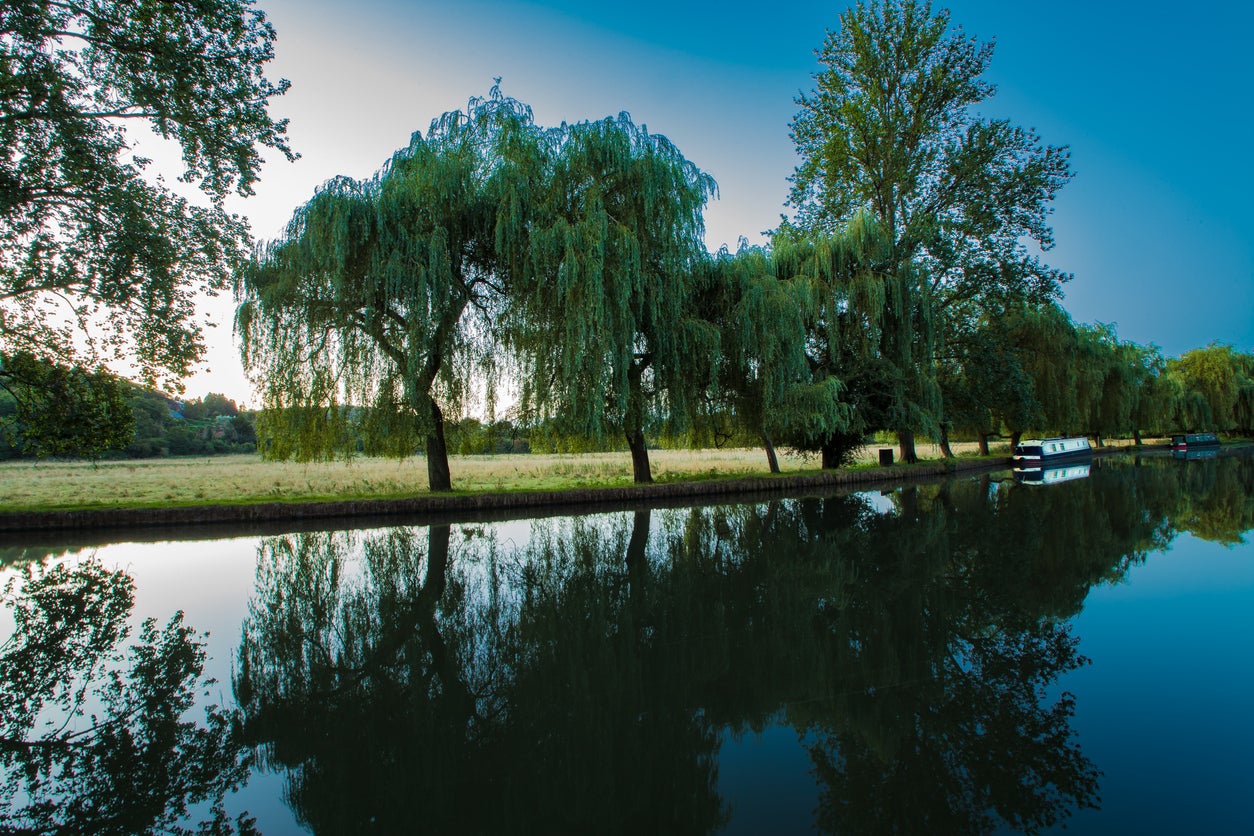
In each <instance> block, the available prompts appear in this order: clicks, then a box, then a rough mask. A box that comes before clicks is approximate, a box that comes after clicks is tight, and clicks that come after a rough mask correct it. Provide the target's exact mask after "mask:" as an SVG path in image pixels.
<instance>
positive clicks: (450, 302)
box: [236, 87, 539, 490]
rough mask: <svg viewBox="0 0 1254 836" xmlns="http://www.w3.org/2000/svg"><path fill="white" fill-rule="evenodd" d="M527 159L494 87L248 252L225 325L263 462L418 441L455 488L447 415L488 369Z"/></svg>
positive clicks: (436, 472) (511, 110)
mask: <svg viewBox="0 0 1254 836" xmlns="http://www.w3.org/2000/svg"><path fill="white" fill-rule="evenodd" d="M538 152H539V134H538V132H537V131H536V130H535V128H534V124H533V122H532V117H531V111H530V109H529V108H528V107H526V105H523V104H522V103H520V102H518V101H516V100H514V99H511V98H508V97H505V96H503V95H501V93H500V90H499V89H498V88H496V87H494V88H493V89H492V92H491V94H490V95H489V96H488V97H486V98H475V99H472V100H471V101H470V102H469V104H468V106H467V108H466V111H465V112H464V113H463V112H462V111H451V112H449V113H445V114H444V115H443V116H441V117H440V118H439V119H437V120H435V121H434V122H432V124H431V127H430V130H429V131H428V133H427V135H426V136H425V137H424V136H423V135H422V134H421V132H418V133H415V134H414V136H413V139H412V140H411V141H410V143H409V145H408V147H406V148H404V149H402V150H400V151H398V152H397V153H396V155H395V156H394V157H393V158H392V160H391V161H390V162H389V163H388V164H387V165H386V166H384V167H383V169H381V170H380V171H379V172H378V173H377V174H376V175H375V176H374V177H373V178H371V179H370V180H367V181H356V180H353V179H351V178H347V177H339V178H336V179H334V180H331V181H330V182H328V183H327V184H326V185H325V186H323V187H322V188H321V189H319V191H318V192H317V194H315V195H314V197H313V199H312V200H310V201H309V202H308V203H306V204H305V205H304V206H303V207H301V208H300V209H298V210H297V212H296V214H295V215H294V216H293V218H292V220H291V222H290V224H289V225H288V228H287V230H286V232H285V234H284V235H283V236H282V237H281V238H280V239H279V240H277V241H275V242H271V243H270V244H268V245H266V246H265V247H263V248H261V249H259V250H258V252H257V254H256V257H255V258H254V260H253V262H252V264H251V265H250V267H249V268H248V269H246V270H245V271H243V273H242V274H241V281H240V282H239V284H238V287H237V294H238V297H239V299H240V306H239V310H238V313H237V318H236V321H237V326H238V328H239V332H240V334H241V336H242V339H243V356H244V362H245V365H246V367H247V368H249V369H250V370H251V371H252V372H253V373H254V374H257V375H259V376H260V378H261V383H262V391H263V399H264V404H265V407H266V408H267V410H268V412H267V413H265V415H264V416H263V420H262V421H261V422H260V424H259V427H258V435H259V440H260V443H261V445H262V449H263V451H264V452H267V453H268V454H270V455H272V456H276V457H279V458H288V457H292V456H294V457H297V458H304V459H309V458H319V457H326V456H330V455H334V454H335V453H337V452H347V449H346V445H347V444H348V442H349V440H350V435H349V433H348V432H347V431H346V427H347V423H348V422H349V421H355V422H356V424H357V425H358V426H359V427H361V428H362V429H364V431H365V438H366V449H367V450H368V451H371V452H380V453H388V454H393V455H402V456H403V455H407V454H409V453H412V452H414V450H415V448H416V447H417V445H418V444H419V443H422V442H423V440H424V439H425V449H426V454H427V467H428V476H429V481H430V485H431V488H432V489H433V490H447V489H449V488H450V487H451V480H450V474H449V471H448V456H447V449H446V443H445V440H444V416H445V414H446V413H448V412H450V411H452V414H453V415H454V417H460V407H461V404H462V401H463V399H464V397H465V396H466V393H467V388H468V386H469V385H470V381H471V375H470V372H471V371H472V370H473V369H475V368H478V369H487V370H488V371H489V372H490V370H491V367H492V365H493V363H494V357H493V353H492V351H491V350H490V348H491V341H492V334H491V325H492V322H493V316H494V313H495V312H496V311H498V310H499V309H500V307H501V306H502V305H503V304H504V300H505V289H506V288H505V284H504V282H505V281H506V279H507V275H508V272H509V270H510V267H511V266H512V265H513V264H516V263H517V262H518V258H517V256H516V255H515V253H516V252H517V250H516V245H515V239H516V237H517V236H519V235H521V234H522V230H524V229H525V223H526V216H525V215H524V214H523V213H525V212H526V211H527V210H528V209H530V203H529V200H530V197H529V195H530V194H531V193H532V192H533V188H532V186H531V183H532V181H533V180H534V179H535V178H536V176H537V166H538V163H537V155H538ZM347 405H353V406H357V407H366V409H365V410H358V411H357V413H356V414H355V415H352V414H350V413H349V412H348V410H347V408H346V407H347Z"/></svg>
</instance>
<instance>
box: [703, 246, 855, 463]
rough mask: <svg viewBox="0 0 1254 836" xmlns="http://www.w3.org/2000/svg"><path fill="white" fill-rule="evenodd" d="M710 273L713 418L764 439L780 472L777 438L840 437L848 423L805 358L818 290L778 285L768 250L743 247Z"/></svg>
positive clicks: (828, 383)
mask: <svg viewBox="0 0 1254 836" xmlns="http://www.w3.org/2000/svg"><path fill="white" fill-rule="evenodd" d="M708 267H709V274H708V276H707V278H706V279H705V281H704V282H703V284H704V288H703V289H702V291H701V302H700V305H701V309H702V310H703V311H704V313H705V315H706V316H707V317H708V318H709V319H710V321H711V322H713V323H714V324H715V325H716V326H717V327H718V329H719V333H720V335H721V344H720V348H719V355H718V358H717V385H716V390H715V396H714V397H713V398H712V401H711V406H712V408H711V410H710V411H711V413H713V415H712V416H711V417H713V416H715V415H722V414H727V415H730V416H731V417H732V419H733V420H734V422H735V424H736V425H737V426H739V427H740V428H742V429H743V431H744V432H745V433H746V434H748V435H751V436H756V437H757V438H759V439H760V440H761V442H762V447H763V449H764V450H765V452H766V457H767V463H768V466H769V467H770V471H771V472H772V473H779V472H780V468H779V458H778V455H777V454H776V451H775V444H776V441H777V440H785V441H791V439H793V438H795V437H797V436H807V435H821V434H823V433H824V432H829V431H836V430H838V429H842V428H843V427H844V426H845V424H846V422H847V420H848V405H847V404H844V403H842V402H841V400H840V387H839V383H838V381H837V380H836V379H835V378H828V379H826V380H822V381H819V382H817V383H815V382H813V380H812V375H811V372H810V363H809V359H808V357H807V356H806V351H805V348H806V334H807V328H808V327H809V325H810V323H812V322H813V320H814V318H815V316H816V315H817V312H818V309H819V304H818V298H817V295H816V291H817V289H818V288H817V287H816V285H815V283H813V282H809V281H805V280H799V281H786V280H783V279H780V278H779V277H778V276H776V274H775V262H774V259H773V257H772V253H771V251H770V250H767V249H764V248H761V247H750V246H748V245H747V244H743V243H742V246H741V248H740V249H739V250H738V251H737V252H736V253H734V254H733V253H731V252H729V251H727V250H725V249H724V250H720V251H719V253H718V254H717V255H716V257H715V258H714V259H711V260H710V262H709V263H708Z"/></svg>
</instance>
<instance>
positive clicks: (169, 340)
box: [0, 0, 293, 388]
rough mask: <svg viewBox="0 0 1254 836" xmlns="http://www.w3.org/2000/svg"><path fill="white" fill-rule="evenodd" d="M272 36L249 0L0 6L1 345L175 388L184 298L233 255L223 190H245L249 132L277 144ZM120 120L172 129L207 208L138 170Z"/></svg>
mask: <svg viewBox="0 0 1254 836" xmlns="http://www.w3.org/2000/svg"><path fill="white" fill-rule="evenodd" d="M274 37H275V33H274V30H273V29H272V28H271V27H270V25H269V23H267V22H266V18H265V16H264V15H263V14H262V13H261V12H259V11H257V10H255V9H253V8H252V3H251V0H205V2H189V1H188V0H177V2H169V0H131V1H128V2H118V0H67V1H66V2H51V0H20V1H19V2H12V3H9V2H6V3H5V4H3V6H0V351H3V352H5V353H6V354H17V353H20V352H27V353H31V354H34V355H36V356H38V357H40V358H41V359H56V360H57V361H58V362H63V363H68V364H71V365H74V364H78V365H82V366H83V367H84V368H87V369H95V368H96V367H98V366H100V365H101V364H103V363H107V362H109V361H112V360H126V361H128V362H131V363H134V364H136V365H137V366H138V369H139V373H140V375H141V377H142V378H143V379H144V380H145V381H146V382H147V383H149V384H154V383H160V384H162V385H163V386H166V387H167V388H177V385H178V383H177V381H178V378H179V377H181V376H182V375H184V374H186V372H187V371H188V369H189V368H190V367H191V365H192V364H193V363H195V362H196V361H197V360H198V359H199V358H200V357H201V355H202V354H203V334H202V331H201V327H200V325H199V324H198V323H197V322H196V320H195V318H194V312H195V311H194V304H193V299H194V297H195V296H196V294H198V293H201V292H208V293H211V294H212V293H215V292H218V291H221V290H224V289H226V288H227V287H228V286H229V282H230V276H231V272H232V270H233V268H234V266H235V265H236V264H237V263H238V262H239V261H240V260H241V259H242V257H244V255H245V254H246V252H247V245H248V234H247V229H246V226H245V224H244V223H243V221H242V220H241V219H239V218H238V217H235V216H232V215H229V214H227V213H226V212H225V211H224V210H223V209H222V201H223V199H224V198H225V197H226V196H227V195H228V194H229V193H231V192H232V191H235V192H238V193H240V194H249V193H251V191H252V185H253V183H254V182H255V181H256V179H257V172H258V168H259V166H260V162H261V158H260V152H259V147H260V146H266V147H270V148H275V149H277V150H279V151H280V152H282V153H284V154H286V155H287V156H288V157H289V158H292V156H293V155H292V153H291V151H290V149H289V148H288V146H287V141H286V138H285V136H284V134H285V131H286V124H285V123H284V122H282V121H277V122H276V121H275V120H273V119H271V118H270V116H269V114H268V112H267V106H268V103H269V101H270V99H271V98H272V97H273V96H277V95H280V94H282V93H283V92H284V90H286V88H287V82H280V83H279V84H272V83H271V82H269V81H267V80H266V78H265V76H264V75H263V67H264V65H265V64H266V63H267V62H268V61H270V59H271V58H272V57H273V43H274ZM128 126H134V127H146V128H149V129H151V131H152V132H153V133H155V134H156V135H158V136H159V137H162V138H164V139H167V140H171V141H173V142H176V143H177V144H178V145H179V146H180V148H181V149H182V152H183V162H184V165H185V166H186V168H185V171H184V174H183V178H182V179H184V180H186V181H188V182H195V183H198V184H199V185H200V187H201V189H202V191H203V192H204V193H205V194H206V195H207V197H208V198H209V199H210V205H208V206H199V205H195V204H193V203H191V202H189V201H187V200H185V199H183V198H180V197H178V196H176V195H175V194H174V193H173V192H172V191H170V190H169V189H168V188H167V187H166V186H164V185H163V184H162V183H161V182H160V181H159V180H158V181H156V182H153V181H152V180H151V179H149V178H146V177H145V167H146V166H147V164H148V160H146V159H143V158H141V157H140V156H138V154H137V153H136V152H135V150H134V147H133V140H132V139H131V137H130V136H129V135H128V134H127V132H126V128H127V127H128Z"/></svg>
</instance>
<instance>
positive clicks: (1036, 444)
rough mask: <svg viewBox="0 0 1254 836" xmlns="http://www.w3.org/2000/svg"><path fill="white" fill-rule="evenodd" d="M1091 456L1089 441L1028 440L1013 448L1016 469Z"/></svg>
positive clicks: (1080, 438) (1076, 439)
mask: <svg viewBox="0 0 1254 836" xmlns="http://www.w3.org/2000/svg"><path fill="white" fill-rule="evenodd" d="M1092 455H1093V448H1092V447H1091V446H1089V440H1088V439H1087V438H1085V437H1083V436H1079V437H1075V438H1030V439H1028V440H1026V441H1021V442H1019V443H1018V444H1017V445H1016V446H1015V454H1014V464H1015V466H1016V467H1041V466H1042V465H1049V464H1054V463H1055V462H1064V461H1070V460H1072V459H1086V458H1089V457H1090V456H1092Z"/></svg>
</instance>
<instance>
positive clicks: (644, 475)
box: [626, 429, 653, 485]
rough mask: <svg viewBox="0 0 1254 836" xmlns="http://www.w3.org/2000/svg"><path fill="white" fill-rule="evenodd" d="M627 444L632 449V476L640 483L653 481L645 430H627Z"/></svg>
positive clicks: (633, 479)
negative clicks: (645, 441)
mask: <svg viewBox="0 0 1254 836" xmlns="http://www.w3.org/2000/svg"><path fill="white" fill-rule="evenodd" d="M626 435H627V446H628V448H630V449H631V478H632V481H634V482H635V483H636V484H638V485H645V484H648V483H650V482H652V481H653V471H652V470H651V469H650V468H649V448H648V446H647V445H646V444H645V443H644V431H643V430H640V429H635V430H629V431H628V432H627V434H626Z"/></svg>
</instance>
